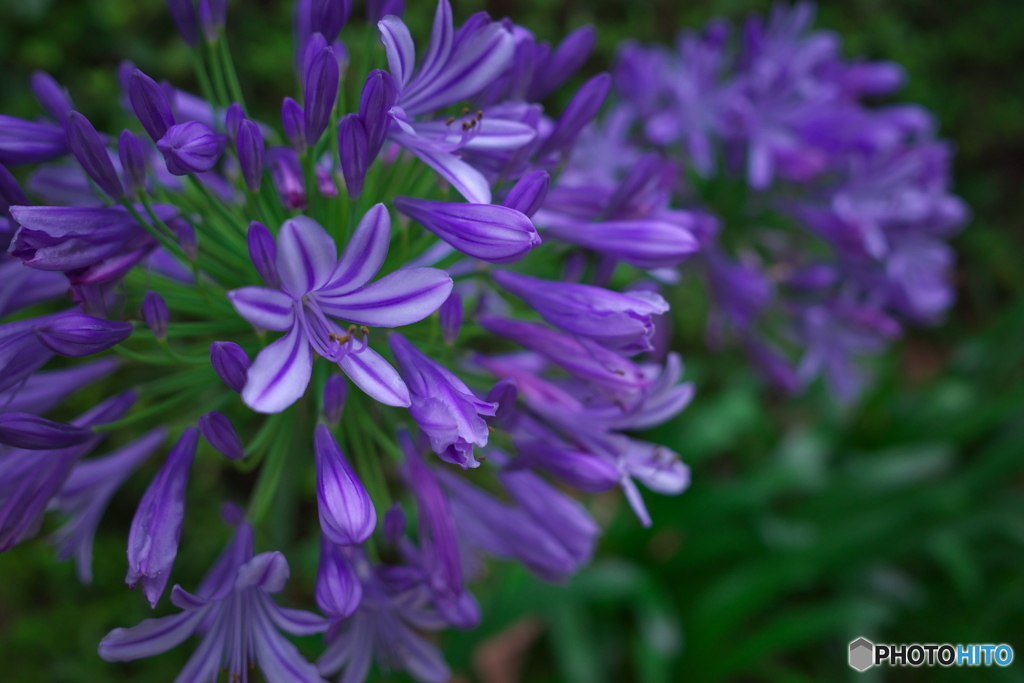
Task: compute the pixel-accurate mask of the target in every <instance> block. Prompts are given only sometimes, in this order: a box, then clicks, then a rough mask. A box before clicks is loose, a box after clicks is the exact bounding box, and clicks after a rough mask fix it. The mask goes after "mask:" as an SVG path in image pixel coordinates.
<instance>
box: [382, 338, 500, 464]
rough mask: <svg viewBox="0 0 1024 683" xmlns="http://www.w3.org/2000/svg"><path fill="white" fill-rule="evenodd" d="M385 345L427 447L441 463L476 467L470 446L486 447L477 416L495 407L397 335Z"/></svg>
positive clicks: (484, 431)
mask: <svg viewBox="0 0 1024 683" xmlns="http://www.w3.org/2000/svg"><path fill="white" fill-rule="evenodd" d="M388 343H389V344H390V345H391V351H392V352H393V353H394V354H395V361H396V362H397V363H398V368H399V370H400V371H401V373H402V378H403V379H404V380H405V383H406V385H407V386H408V387H409V395H410V397H411V399H412V405H411V406H410V407H409V413H410V414H411V415H412V417H413V419H414V420H416V423H417V424H419V426H420V428H421V429H423V431H424V432H425V433H426V434H427V436H429V437H430V446H431V448H433V449H434V452H435V453H437V454H438V456H439V457H440V458H441V459H442V460H444V461H445V462H450V463H452V464H455V465H459V466H460V467H462V468H463V469H466V468H470V467H479V466H480V463H479V462H477V461H476V459H475V458H474V457H473V446H474V445H477V446H486V445H487V423H486V422H484V420H483V418H481V417H480V416H481V415H487V416H493V415H494V411H495V410H496V409H497V407H498V406H497V405H496V404H494V403H488V402H486V401H482V400H480V399H479V398H477V397H476V396H475V395H474V394H473V392H472V391H470V389H469V387H467V386H466V385H465V384H464V383H463V382H462V380H460V379H459V378H458V377H456V376H455V375H454V374H452V373H451V372H449V371H448V370H447V369H446V368H444V367H443V366H441V365H440V364H438V363H436V362H434V361H433V360H431V359H430V358H428V357H427V356H425V355H423V353H422V352H420V350H419V349H417V348H416V347H415V346H413V345H412V344H411V343H410V342H409V341H408V340H407V339H406V338H405V337H403V336H402V335H400V334H398V333H397V332H396V333H394V334H392V335H391V337H390V338H389V339H388Z"/></svg>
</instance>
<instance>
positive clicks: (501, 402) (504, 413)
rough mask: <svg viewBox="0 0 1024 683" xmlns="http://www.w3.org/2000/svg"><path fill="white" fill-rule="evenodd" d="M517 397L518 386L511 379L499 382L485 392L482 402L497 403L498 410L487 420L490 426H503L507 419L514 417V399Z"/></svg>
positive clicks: (507, 378)
mask: <svg viewBox="0 0 1024 683" xmlns="http://www.w3.org/2000/svg"><path fill="white" fill-rule="evenodd" d="M518 397H519V386H518V385H517V384H516V381H515V380H514V379H512V378H511V377H506V378H505V379H503V380H501V381H499V382H498V383H497V384H495V385H494V386H493V387H491V390H490V391H488V392H487V396H485V397H484V400H485V401H487V402H489V403H497V404H498V409H497V410H495V411H494V417H492V418H490V419H487V418H485V419H487V421H488V422H489V423H490V424H492V425H498V426H504V425H506V424H507V423H508V420H509V418H511V417H512V416H513V415H515V412H516V399H517V398H518Z"/></svg>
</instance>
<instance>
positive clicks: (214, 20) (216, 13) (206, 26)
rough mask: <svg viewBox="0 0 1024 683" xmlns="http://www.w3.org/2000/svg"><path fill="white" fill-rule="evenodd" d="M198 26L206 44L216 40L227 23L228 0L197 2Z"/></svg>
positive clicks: (203, 0)
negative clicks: (201, 30)
mask: <svg viewBox="0 0 1024 683" xmlns="http://www.w3.org/2000/svg"><path fill="white" fill-rule="evenodd" d="M198 9H199V12H198V13H199V25H200V26H201V27H202V28H203V36H204V37H205V38H206V42H208V43H212V42H214V41H216V40H217V36H218V34H219V33H220V32H221V31H222V30H223V29H224V24H225V23H226V22H227V13H228V0H199V8H198Z"/></svg>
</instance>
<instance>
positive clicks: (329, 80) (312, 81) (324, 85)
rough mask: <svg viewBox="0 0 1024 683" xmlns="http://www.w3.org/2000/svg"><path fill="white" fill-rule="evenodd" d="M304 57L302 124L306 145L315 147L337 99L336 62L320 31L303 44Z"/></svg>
mask: <svg viewBox="0 0 1024 683" xmlns="http://www.w3.org/2000/svg"><path fill="white" fill-rule="evenodd" d="M306 50H307V59H306V64H304V65H303V66H304V70H303V75H302V83H303V92H304V93H305V100H304V102H303V109H302V110H303V125H304V129H305V140H306V144H307V145H311V146H315V145H316V143H317V142H319V141H320V136H322V135H323V134H324V130H325V129H326V128H327V124H328V123H329V122H330V119H331V110H333V109H334V103H335V101H336V100H337V98H338V76H339V74H338V61H337V60H336V59H335V57H334V51H333V50H331V48H330V46H329V45H328V44H327V42H326V41H325V40H324V37H323V36H322V35H320V34H319V33H314V34H313V35H312V36H311V37H310V39H309V41H308V43H307V46H306Z"/></svg>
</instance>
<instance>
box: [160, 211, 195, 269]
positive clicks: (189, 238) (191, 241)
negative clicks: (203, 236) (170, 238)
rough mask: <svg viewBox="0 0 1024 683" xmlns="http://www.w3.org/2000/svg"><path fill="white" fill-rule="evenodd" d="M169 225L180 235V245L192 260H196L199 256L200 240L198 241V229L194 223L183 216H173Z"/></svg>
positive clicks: (168, 222)
mask: <svg viewBox="0 0 1024 683" xmlns="http://www.w3.org/2000/svg"><path fill="white" fill-rule="evenodd" d="M167 225H168V226H169V227H170V228H171V229H172V230H174V233H175V234H176V235H177V236H178V245H179V246H180V247H181V250H182V251H183V252H185V256H187V257H188V258H189V259H190V260H192V261H195V260H196V257H198V256H199V242H198V241H196V229H195V228H194V227H192V224H191V223H189V222H188V221H186V220H184V219H182V218H172V219H171V220H169V221H167Z"/></svg>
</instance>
